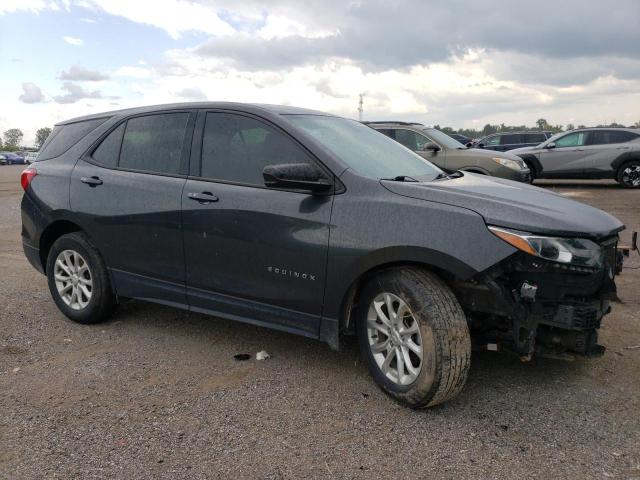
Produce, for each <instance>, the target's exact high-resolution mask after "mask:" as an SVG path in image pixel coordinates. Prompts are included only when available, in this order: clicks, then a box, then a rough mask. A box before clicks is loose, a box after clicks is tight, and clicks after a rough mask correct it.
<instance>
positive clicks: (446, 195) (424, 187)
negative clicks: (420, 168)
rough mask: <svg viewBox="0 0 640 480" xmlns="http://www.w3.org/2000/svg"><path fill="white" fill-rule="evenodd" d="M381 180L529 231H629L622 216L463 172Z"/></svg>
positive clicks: (396, 189)
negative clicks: (422, 178) (426, 179)
mask: <svg viewBox="0 0 640 480" xmlns="http://www.w3.org/2000/svg"><path fill="white" fill-rule="evenodd" d="M381 183H382V185H383V186H384V187H385V188H386V189H387V190H389V191H391V192H393V193H396V194H398V195H403V196H406V197H411V198H418V199H422V200H428V201H432V202H438V203H444V204H447V205H453V206H457V207H462V208H467V209H469V210H473V211H474V212H476V213H478V214H480V215H481V216H482V217H483V218H484V220H485V222H486V223H487V224H488V225H495V226H499V227H505V228H512V229H515V230H521V231H525V232H530V233H537V234H542V235H556V236H564V237H568V236H573V237H585V238H592V239H596V240H597V239H601V238H604V237H607V236H609V235H612V234H614V233H616V232H619V231H620V230H623V229H624V225H623V224H622V223H620V221H619V220H618V219H617V218H615V217H613V216H611V215H609V214H608V213H606V212H603V211H602V210H598V209H597V208H593V207H590V206H588V205H585V204H584V203H580V202H576V201H574V200H570V199H568V198H565V197H562V196H560V195H557V194H555V193H552V192H550V191H548V190H544V189H542V188H538V187H534V186H531V185H526V184H523V183H519V182H512V181H510V180H504V179H501V178H496V177H489V176H485V175H477V174H474V173H469V172H464V174H463V176H461V177H458V178H451V179H442V180H435V181H432V182H394V181H387V180H381Z"/></svg>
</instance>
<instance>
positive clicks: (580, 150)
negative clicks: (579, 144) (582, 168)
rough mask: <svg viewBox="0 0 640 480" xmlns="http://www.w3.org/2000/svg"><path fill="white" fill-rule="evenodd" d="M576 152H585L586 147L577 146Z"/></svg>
mask: <svg viewBox="0 0 640 480" xmlns="http://www.w3.org/2000/svg"><path fill="white" fill-rule="evenodd" d="M574 152H584V148H576V149H575V150H574Z"/></svg>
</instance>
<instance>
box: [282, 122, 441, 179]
mask: <svg viewBox="0 0 640 480" xmlns="http://www.w3.org/2000/svg"><path fill="white" fill-rule="evenodd" d="M287 119H288V120H289V121H291V123H293V124H294V125H296V126H297V127H299V128H300V129H302V130H304V132H306V133H307V134H309V135H311V136H312V137H313V138H314V139H315V140H317V141H318V142H319V143H320V144H322V145H323V146H324V147H325V148H326V149H327V150H329V151H330V152H331V153H333V154H334V155H335V156H336V157H338V159H339V160H341V161H342V162H343V163H344V164H345V165H346V166H348V167H349V168H351V169H353V170H355V171H356V172H357V173H358V174H360V175H363V176H365V177H369V178H378V179H380V178H395V177H399V176H408V177H413V178H415V179H419V178H418V177H426V178H421V179H419V180H433V179H434V178H435V177H437V176H438V175H439V174H440V173H442V170H440V169H439V168H438V167H436V166H435V165H433V164H432V163H430V162H428V161H427V160H425V159H424V158H422V157H421V156H419V155H417V154H415V153H413V152H412V151H411V150H409V149H407V148H405V147H403V146H402V145H400V144H399V143H398V142H396V141H395V140H392V139H390V138H389V137H387V136H386V135H384V134H383V133H380V132H377V131H376V130H374V129H372V128H370V127H367V126H365V125H363V124H361V123H360V122H356V121H355V120H348V119H346V118H340V117H325V116H321V115H287Z"/></svg>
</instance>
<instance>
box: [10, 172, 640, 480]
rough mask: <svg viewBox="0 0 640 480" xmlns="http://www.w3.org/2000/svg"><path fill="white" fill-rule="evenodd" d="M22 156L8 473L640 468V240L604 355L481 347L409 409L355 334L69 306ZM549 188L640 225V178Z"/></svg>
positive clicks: (428, 473)
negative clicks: (335, 337) (37, 249)
mask: <svg viewBox="0 0 640 480" xmlns="http://www.w3.org/2000/svg"><path fill="white" fill-rule="evenodd" d="M20 170H21V168H20V167H19V166H15V167H0V272H2V276H1V280H0V478H8V479H12V478H106V477H109V478H125V479H129V478H171V479H174V478H194V479H199V478H229V477H232V478H274V479H275V478H401V477H406V478H627V479H630V478H636V479H637V478H640V348H638V346H640V324H639V321H640V312H639V311H640V293H639V290H638V285H639V280H640V259H639V258H638V257H637V256H635V258H633V259H632V261H631V262H628V263H627V266H628V267H631V268H627V269H625V271H624V274H623V275H622V276H621V277H620V278H619V293H620V297H621V299H622V300H623V303H622V304H615V305H614V311H613V313H612V314H611V315H610V316H609V317H607V318H606V321H605V323H604V326H603V328H602V333H601V341H602V343H604V344H605V345H606V346H607V348H608V350H607V353H606V354H605V356H604V357H602V358H599V359H592V360H589V359H579V360H576V361H574V362H561V361H552V360H543V359H538V360H534V361H533V362H531V363H520V362H519V361H518V360H517V359H515V358H512V357H510V356H507V355H506V354H496V353H488V352H485V353H479V354H474V356H473V364H472V368H471V373H470V376H469V381H468V384H467V387H466V389H465V390H464V392H463V393H462V395H460V396H459V397H458V398H457V399H455V400H454V401H451V402H449V403H448V404H446V405H444V406H441V407H437V408H433V409H430V410H426V411H411V410H408V409H406V408H403V407H401V406H399V405H397V404H396V403H394V402H393V401H391V400H390V399H388V398H387V397H386V396H385V395H384V394H382V393H381V392H380V391H379V390H378V389H377V388H376V387H375V385H374V384H373V382H372V381H371V380H370V379H369V376H368V374H367V372H366V370H365V366H364V365H363V363H362V362H361V361H360V360H359V358H358V355H357V352H356V348H355V345H352V346H350V347H349V348H347V349H345V351H343V352H341V353H336V352H333V351H331V350H329V348H328V347H327V346H325V345H323V344H321V343H319V342H315V341H312V340H308V339H304V338H298V337H295V336H292V335H288V334H285V333H279V332H273V331H269V330H265V329H261V328H258V327H253V326H248V325H242V324H237V323H232V322H228V321H224V320H218V319H213V318H209V317H205V316H202V315H196V314H189V313H186V312H183V311H179V310H174V309H171V308H167V307H161V306H156V305H151V304H145V303H142V302H135V301H131V302H128V303H127V304H125V305H124V306H123V307H122V308H121V309H120V310H119V313H118V314H117V315H116V317H115V318H114V319H113V320H112V321H110V322H109V323H106V324H102V325H96V326H80V325H76V324H73V323H71V322H70V321H68V320H66V319H65V318H64V317H63V316H62V315H61V314H60V313H59V312H58V310H57V309H56V307H55V306H54V303H53V302H52V301H51V300H50V298H49V292H48V290H47V287H46V283H45V279H44V277H43V276H41V275H40V274H38V273H37V272H36V271H35V270H33V269H32V268H31V267H30V265H29V264H28V263H27V261H26V260H25V258H24V257H23V254H22V250H21V244H20V208H19V203H20V197H21V193H20V187H19V182H18V178H19V172H20ZM544 186H546V187H548V188H552V189H554V190H555V191H558V192H560V193H562V194H563V195H567V196H570V197H572V198H575V199H577V200H580V201H583V202H586V203H589V204H592V205H594V206H597V207H600V208H602V209H604V210H606V211H608V212H610V213H612V214H614V215H616V216H617V217H618V218H620V219H621V220H622V221H624V222H625V223H626V224H627V226H628V230H627V231H626V232H624V233H623V240H626V241H628V240H629V238H630V231H631V230H640V191H628V190H622V189H620V188H618V187H617V186H616V185H615V184H613V183H609V182H570V183H567V182H564V183H555V184H550V183H545V184H544ZM263 349H264V350H267V351H268V352H269V353H270V354H271V356H272V357H271V358H270V359H268V360H266V361H263V362H257V361H255V359H252V360H250V361H246V362H238V361H236V360H234V358H233V356H234V354H236V353H241V352H247V353H251V354H252V355H253V356H254V358H255V353H256V352H257V351H259V350H263Z"/></svg>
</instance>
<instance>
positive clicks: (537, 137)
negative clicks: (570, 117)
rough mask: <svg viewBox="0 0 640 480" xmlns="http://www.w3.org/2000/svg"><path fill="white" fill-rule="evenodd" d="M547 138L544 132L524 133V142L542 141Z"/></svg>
mask: <svg viewBox="0 0 640 480" xmlns="http://www.w3.org/2000/svg"><path fill="white" fill-rule="evenodd" d="M546 139H547V136H546V135H545V134H544V133H527V134H526V135H525V140H526V143H542V142H544V141H545V140H546Z"/></svg>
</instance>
